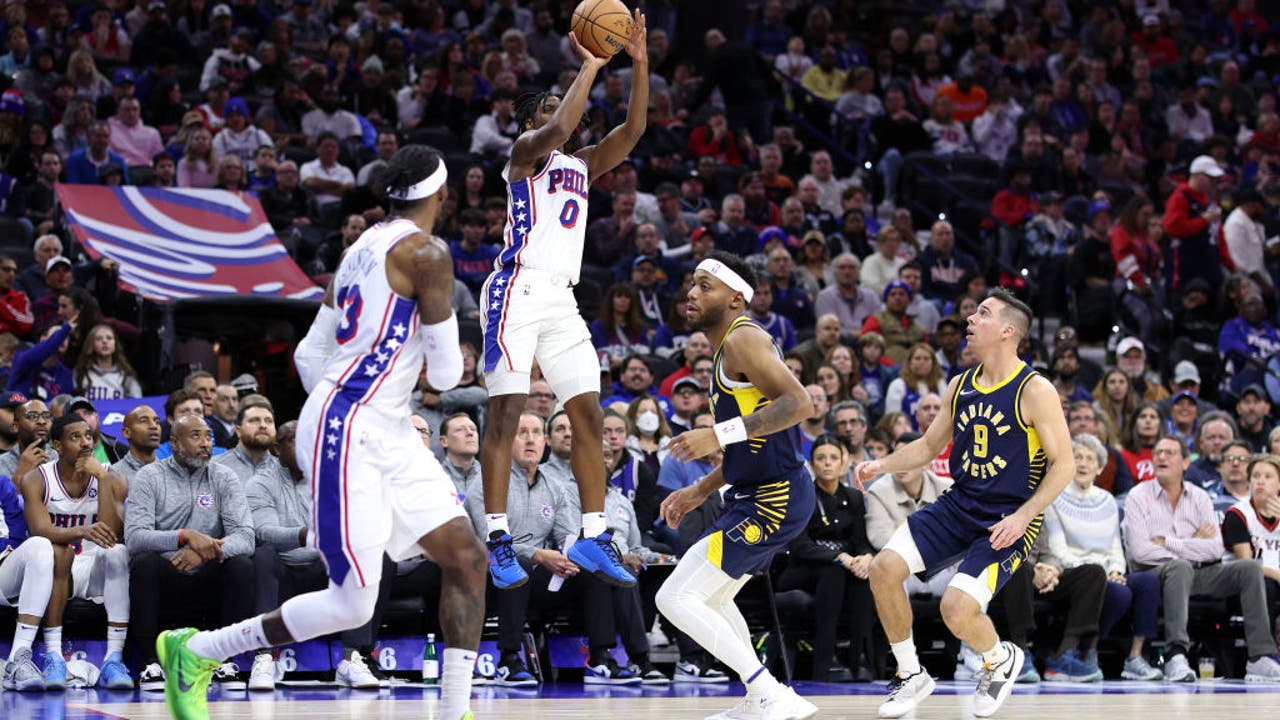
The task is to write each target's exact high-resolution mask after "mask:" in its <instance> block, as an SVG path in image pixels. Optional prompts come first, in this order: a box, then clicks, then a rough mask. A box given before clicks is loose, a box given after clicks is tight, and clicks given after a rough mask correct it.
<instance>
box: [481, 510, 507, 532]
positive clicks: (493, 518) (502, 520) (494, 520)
mask: <svg viewBox="0 0 1280 720" xmlns="http://www.w3.org/2000/svg"><path fill="white" fill-rule="evenodd" d="M484 524H485V526H487V527H488V528H489V535H493V534H494V533H495V532H499V531H500V532H501V533H502V534H503V535H510V534H511V528H510V527H509V526H508V525H507V514H506V513H489V514H488V515H485V516H484Z"/></svg>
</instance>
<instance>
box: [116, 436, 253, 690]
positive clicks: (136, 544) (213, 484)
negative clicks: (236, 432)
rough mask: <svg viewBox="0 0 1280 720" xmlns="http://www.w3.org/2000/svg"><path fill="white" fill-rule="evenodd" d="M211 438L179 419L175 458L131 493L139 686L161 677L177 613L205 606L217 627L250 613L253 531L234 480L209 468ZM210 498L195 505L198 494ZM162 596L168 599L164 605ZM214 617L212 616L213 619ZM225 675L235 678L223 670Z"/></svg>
mask: <svg viewBox="0 0 1280 720" xmlns="http://www.w3.org/2000/svg"><path fill="white" fill-rule="evenodd" d="M212 446H213V436H212V435H211V434H210V432H209V427H208V426H207V425H205V423H204V420H203V419H201V418H197V417H183V418H179V419H178V420H177V421H176V422H175V423H174V427H173V449H174V453H173V456H172V457H170V458H167V459H164V460H158V461H156V462H153V463H151V464H149V465H147V466H146V467H144V468H142V469H141V470H140V471H138V474H137V475H136V476H135V477H134V481H133V482H132V483H131V484H130V487H129V512H128V514H127V515H126V517H125V529H124V538H125V543H126V544H127V545H128V546H129V553H130V555H131V556H132V561H131V563H130V568H129V574H130V583H129V590H130V593H129V594H130V606H131V608H132V613H131V616H132V625H133V631H134V633H136V637H137V638H139V642H140V643H141V644H140V645H139V648H140V650H139V652H140V654H141V655H142V659H143V666H144V670H143V671H142V672H141V673H140V674H139V678H138V679H139V682H140V683H145V682H148V681H149V680H151V681H154V680H155V679H157V678H158V677H160V676H161V675H160V667H159V664H158V663H157V662H156V657H155V655H154V653H153V652H152V648H153V647H154V645H155V640H154V638H155V636H156V635H157V633H158V631H159V629H160V627H161V626H162V623H164V622H165V620H166V618H171V619H172V617H173V616H172V611H173V609H174V608H175V607H177V606H176V605H175V604H174V603H173V602H169V601H168V600H172V599H173V598H174V597H175V594H177V596H179V597H182V598H183V600H182V602H181V603H180V604H181V606H182V607H184V608H186V610H187V611H190V610H192V609H195V608H201V609H202V610H203V611H204V612H205V613H207V614H210V615H212V614H214V612H215V610H216V614H217V615H218V620H216V621H215V622H235V621H239V620H244V619H246V618H248V617H249V616H250V615H252V613H253V593H252V592H246V589H249V588H252V587H253V586H254V582H253V563H252V561H251V560H250V556H251V555H252V554H253V549H254V526H253V520H252V518H251V516H250V513H249V505H248V502H247V501H246V500H245V495H244V492H243V491H242V490H241V488H240V484H239V483H238V481H237V479H236V478H235V474H234V473H233V472H232V471H231V470H229V469H227V468H225V467H222V466H219V465H217V464H210V462H209V459H210V456H211V454H212ZM197 495H200V496H201V497H204V496H208V500H203V501H201V502H196V496H197ZM162 593H163V597H165V598H167V600H166V601H165V602H161V598H162ZM210 619H212V618H210ZM220 672H221V673H222V676H223V677H225V676H226V674H228V673H230V674H234V673H235V670H234V669H233V666H232V667H228V666H227V665H225V664H224V665H223V666H222V667H221V669H220Z"/></svg>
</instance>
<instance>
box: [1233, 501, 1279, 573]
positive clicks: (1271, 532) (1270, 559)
mask: <svg viewBox="0 0 1280 720" xmlns="http://www.w3.org/2000/svg"><path fill="white" fill-rule="evenodd" d="M1227 512H1233V513H1238V514H1239V515H1240V517H1241V518H1243V519H1244V524H1245V526H1246V527H1248V528H1249V541H1250V542H1251V543H1253V557H1254V559H1256V560H1258V561H1260V562H1261V563H1262V567H1269V568H1275V569H1280V520H1277V521H1276V523H1275V525H1273V526H1271V527H1267V525H1266V523H1264V522H1262V518H1260V517H1258V511H1257V510H1256V509H1254V507H1253V503H1252V502H1250V501H1249V498H1244V499H1243V500H1241V501H1239V502H1237V503H1236V504H1235V505H1233V506H1232V507H1231V509H1230V510H1228V511H1227Z"/></svg>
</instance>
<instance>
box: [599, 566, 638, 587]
mask: <svg viewBox="0 0 1280 720" xmlns="http://www.w3.org/2000/svg"><path fill="white" fill-rule="evenodd" d="M591 575H592V577H594V578H595V579H597V580H599V581H600V582H602V583H604V584H605V585H609V586H612V587H620V588H633V587H635V586H636V581H635V580H632V581H631V582H624V581H622V580H619V579H618V578H616V577H614V576H612V575H610V574H609V573H607V572H605V571H604V570H596V571H594V572H592V573H591Z"/></svg>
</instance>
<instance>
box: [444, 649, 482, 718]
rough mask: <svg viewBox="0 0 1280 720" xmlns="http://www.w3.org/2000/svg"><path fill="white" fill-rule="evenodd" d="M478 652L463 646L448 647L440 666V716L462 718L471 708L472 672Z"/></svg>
mask: <svg viewBox="0 0 1280 720" xmlns="http://www.w3.org/2000/svg"><path fill="white" fill-rule="evenodd" d="M475 666H476V654H475V653H474V652H472V651H470V650H463V649H462V648H451V647H447V648H445V649H444V658H443V661H442V667H441V668H440V718H441V720H460V718H461V717H462V716H463V715H466V714H467V711H468V710H470V709H471V672H472V670H474V669H475Z"/></svg>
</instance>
